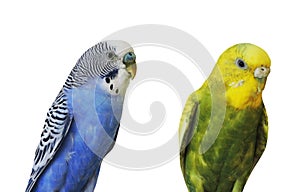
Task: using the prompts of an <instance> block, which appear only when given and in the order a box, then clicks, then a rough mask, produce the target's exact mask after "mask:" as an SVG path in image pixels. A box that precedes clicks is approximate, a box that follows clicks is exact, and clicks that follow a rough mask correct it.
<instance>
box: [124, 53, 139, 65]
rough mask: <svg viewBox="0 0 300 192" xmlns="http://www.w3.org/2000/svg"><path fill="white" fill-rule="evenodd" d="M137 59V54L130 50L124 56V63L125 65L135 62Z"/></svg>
mask: <svg viewBox="0 0 300 192" xmlns="http://www.w3.org/2000/svg"><path fill="white" fill-rule="evenodd" d="M135 59H136V56H135V54H134V53H133V52H128V53H126V54H125V55H124V57H123V63H124V64H125V65H128V64H133V63H135Z"/></svg>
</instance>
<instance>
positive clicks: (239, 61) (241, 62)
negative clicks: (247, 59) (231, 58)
mask: <svg viewBox="0 0 300 192" xmlns="http://www.w3.org/2000/svg"><path fill="white" fill-rule="evenodd" d="M238 65H239V67H241V68H243V67H245V63H244V61H242V60H238Z"/></svg>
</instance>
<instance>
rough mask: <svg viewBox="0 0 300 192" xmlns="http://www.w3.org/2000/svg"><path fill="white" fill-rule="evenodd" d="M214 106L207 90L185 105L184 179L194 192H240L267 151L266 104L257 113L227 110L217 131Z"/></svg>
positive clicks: (183, 130)
mask: <svg viewBox="0 0 300 192" xmlns="http://www.w3.org/2000/svg"><path fill="white" fill-rule="evenodd" d="M211 103H212V102H211V97H210V94H209V90H208V89H207V87H202V88H201V89H200V90H198V91H197V92H195V93H193V94H192V95H191V96H190V97H189V99H188V101H187V102H186V106H185V109H184V111H183V114H182V119H181V123H180V130H179V132H180V133H179V134H180V137H181V138H180V141H181V142H180V149H181V150H180V163H181V168H182V172H183V175H184V179H185V181H186V184H187V187H188V189H189V191H191V192H192V191H195V192H231V191H233V192H239V191H242V190H243V187H244V185H245V184H246V181H247V179H248V177H249V175H250V173H251V171H252V169H253V168H254V166H255V164H256V163H257V161H258V159H259V158H260V156H261V155H262V153H263V151H264V149H265V145H266V141H267V129H268V126H267V115H266V111H265V108H264V105H263V103H262V104H261V106H260V107H258V108H256V109H252V108H246V109H243V110H237V109H235V108H233V107H230V106H226V113H225V117H224V121H223V124H222V125H221V126H222V127H219V128H218V127H217V126H220V125H215V124H214V121H213V120H211V119H213V118H211V107H212V106H211ZM219 108H220V110H221V108H222V107H221V106H220V107H219ZM216 114H218V113H216ZM214 118H218V117H214ZM220 118H222V117H220Z"/></svg>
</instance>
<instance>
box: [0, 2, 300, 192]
mask: <svg viewBox="0 0 300 192" xmlns="http://www.w3.org/2000/svg"><path fill="white" fill-rule="evenodd" d="M281 2H282V3H278V1H277V2H275V1H269V2H268V1H258V0H252V1H231V0H230V1H229V0H227V1H205V3H204V2H199V1H181V2H178V1H174V0H173V1H167V0H159V1H156V0H151V1H148V2H146V1H130V0H127V1H102V2H100V1H80V2H78V1H76V2H75V1H54V0H52V1H48V2H45V1H29V0H28V1H9V2H8V1H7V2H6V3H4V2H3V1H1V3H0V26H1V27H0V54H1V62H0V65H1V68H0V74H1V75H0V78H1V79H0V82H1V94H0V95H1V96H0V97H1V99H0V117H1V119H0V121H1V134H0V151H1V163H0V170H1V171H0V177H1V178H0V180H1V191H24V190H25V187H26V185H27V180H28V178H29V174H30V171H31V166H32V163H33V157H34V151H35V148H36V146H37V144H38V141H39V137H40V133H41V131H42V126H43V122H44V118H45V115H46V112H47V109H48V107H50V105H51V103H52V102H53V100H54V98H55V97H56V95H57V93H58V91H59V90H60V88H61V86H62V85H63V83H64V81H65V79H66V77H67V75H68V74H69V72H70V70H71V69H72V67H73V66H74V64H75V62H76V61H77V59H78V58H79V57H80V56H81V54H82V53H83V52H84V51H85V50H86V49H87V48H89V47H90V46H92V45H94V44H95V43H97V42H98V41H100V40H101V39H102V38H104V37H105V36H107V35H109V34H111V33H112V32H115V31H117V30H119V29H123V28H126V27H129V26H133V25H138V24H149V23H153V24H165V25H170V26H173V27H177V28H179V29H181V30H184V31H186V32H188V33H190V34H191V35H193V36H194V37H196V38H197V39H198V40H199V41H200V42H201V43H202V44H203V45H204V46H205V47H206V48H207V49H208V50H209V51H210V53H211V55H212V56H213V57H214V59H217V58H218V56H219V55H220V54H221V53H222V52H223V51H224V50H225V49H226V48H227V47H229V46H231V45H233V44H236V43H239V42H251V43H254V44H257V45H259V46H261V47H262V48H264V49H265V50H266V51H267V52H268V53H269V55H270V57H271V59H272V72H271V74H270V76H269V79H268V83H267V86H266V90H265V91H264V101H265V105H266V107H267V110H268V115H269V126H270V131H269V140H268V146H267V150H266V151H265V153H264V155H263V157H262V159H261V160H260V161H259V163H258V165H257V166H256V168H255V170H254V172H253V173H252V175H251V177H250V179H249V181H248V183H247V185H246V187H245V190H244V191H245V192H253V191H256V192H264V191H298V190H299V187H298V183H299V172H300V165H299V162H300V157H299V154H298V151H299V148H298V147H299V146H300V140H299V135H300V131H299V122H298V119H299V112H298V109H299V107H300V106H299V97H300V95H299V90H297V89H298V87H299V86H297V83H299V76H300V75H299V69H300V68H299V65H300V63H299V57H298V56H299V43H300V41H299V39H300V38H299V34H300V30H299V27H298V25H299V18H300V14H299V6H297V5H298V4H297V3H296V1H289V0H286V1H281ZM149 55H150V56H149ZM149 55H148V57H149V58H151V54H150V53H149ZM138 58H139V56H138ZM140 59H142V58H140ZM157 70H159V69H157ZM196 84H198V86H197V87H199V86H200V85H201V84H202V82H196ZM149 89H153V91H155V86H152V87H151V86H149ZM150 92H151V90H150ZM142 98H143V95H141V96H140V97H139V100H137V101H135V102H137V103H142V101H141V100H142ZM132 107H133V108H131V109H130V110H131V111H133V112H134V111H135V110H140V109H135V108H134V106H132ZM174 110H175V111H176V110H178V111H177V112H176V113H180V110H181V109H174ZM146 111H147V110H146ZM145 115H146V116H147V115H149V114H148V113H146V112H145ZM137 120H138V119H137ZM174 121H176V122H175V124H177V122H178V121H179V120H178V119H174ZM170 129H172V132H174V131H176V130H177V127H170ZM123 136H124V135H123ZM123 136H122V134H121V135H119V138H118V139H120V141H122V143H124V142H125V143H126V138H124V137H123ZM152 142H153V143H154V144H153V145H154V146H155V142H160V141H152ZM136 145H139V144H138V143H137V144H136ZM141 145H143V144H141ZM121 190H122V191H131V192H134V191H144V192H148V191H149V192H150V191H151V192H152V191H174V192H177V191H178V192H182V191H187V190H186V188H185V185H184V182H183V179H182V176H181V172H180V168H179V161H178V158H176V159H175V160H173V161H171V162H169V163H167V164H165V165H163V166H161V167H158V168H155V169H151V170H144V171H131V170H125V169H121V168H117V167H114V166H110V165H109V164H107V163H103V165H102V169H101V173H100V176H99V180H98V184H97V188H96V191H107V192H109V191H121Z"/></svg>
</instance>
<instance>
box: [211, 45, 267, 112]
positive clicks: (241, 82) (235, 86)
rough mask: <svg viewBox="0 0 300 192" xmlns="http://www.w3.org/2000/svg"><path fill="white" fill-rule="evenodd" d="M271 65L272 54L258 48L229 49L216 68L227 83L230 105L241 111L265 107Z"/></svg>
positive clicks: (238, 47)
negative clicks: (262, 105)
mask: <svg viewBox="0 0 300 192" xmlns="http://www.w3.org/2000/svg"><path fill="white" fill-rule="evenodd" d="M270 65H271V60H270V58H269V56H268V54H267V53H266V52H265V51H264V50H263V49H261V48H260V47H258V46H256V45H253V44H249V43H242V44H237V45H234V46H232V47H230V48H228V49H227V50H226V51H225V52H224V53H223V54H222V55H221V56H220V58H219V59H218V62H217V65H216V67H217V68H218V69H219V72H220V73H221V75H222V79H223V82H224V83H225V88H226V99H227V103H228V104H229V105H231V106H233V107H235V108H238V109H244V108H246V107H252V108H256V107H258V106H259V105H261V102H262V97H261V96H262V90H263V89H264V87H265V83H266V80H267V76H268V74H269V72H270ZM212 75H213V74H212Z"/></svg>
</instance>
